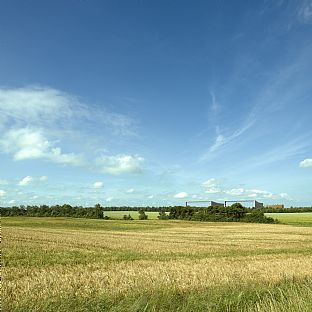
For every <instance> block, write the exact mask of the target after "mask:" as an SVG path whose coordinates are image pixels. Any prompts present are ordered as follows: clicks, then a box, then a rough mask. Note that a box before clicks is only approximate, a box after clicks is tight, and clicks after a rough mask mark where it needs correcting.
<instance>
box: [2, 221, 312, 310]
mask: <svg viewBox="0 0 312 312" xmlns="http://www.w3.org/2000/svg"><path fill="white" fill-rule="evenodd" d="M2 236H3V241H2V243H3V252H2V254H3V285H2V293H3V296H2V298H3V299H2V301H3V302H2V303H3V311H170V310H171V311H193V309H194V310H196V311H199V310H202V311H292V309H293V307H294V306H296V307H297V308H298V309H300V311H311V310H309V309H310V308H311V307H312V302H311V301H312V299H311V296H312V283H311V280H312V228H311V227H295V226H290V225H281V224H273V225H267V224H244V223H208V222H189V221H169V220H168V221H167V220H164V221H160V220H146V221H122V220H120V221H111V220H107V221H106V220H105V221H104V220H85V219H70V218H30V217H26V218H24V217H16V218H2ZM309 298H310V299H309ZM282 307H284V308H283V309H284V310H281V308H282ZM297 308H296V309H297ZM298 311H299V310H298Z"/></svg>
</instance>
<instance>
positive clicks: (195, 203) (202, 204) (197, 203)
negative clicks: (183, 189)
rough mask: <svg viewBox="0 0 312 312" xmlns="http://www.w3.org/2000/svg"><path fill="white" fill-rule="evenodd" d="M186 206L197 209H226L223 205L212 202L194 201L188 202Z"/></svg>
mask: <svg viewBox="0 0 312 312" xmlns="http://www.w3.org/2000/svg"><path fill="white" fill-rule="evenodd" d="M185 206H186V207H187V206H195V207H211V206H213V207H215V206H218V207H224V204H223V203H217V202H215V201H212V200H192V201H187V202H185Z"/></svg>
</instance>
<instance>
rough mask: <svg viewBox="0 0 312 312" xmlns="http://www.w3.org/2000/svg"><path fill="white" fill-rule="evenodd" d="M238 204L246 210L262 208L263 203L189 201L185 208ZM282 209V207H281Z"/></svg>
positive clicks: (247, 201)
mask: <svg viewBox="0 0 312 312" xmlns="http://www.w3.org/2000/svg"><path fill="white" fill-rule="evenodd" d="M236 203H239V204H241V205H242V206H244V207H247V208H263V203H260V202H258V201H256V200H226V201H225V202H224V203H218V202H215V201H212V200H190V201H187V202H185V206H186V207H188V206H193V207H211V206H212V207H229V206H231V205H233V204H236ZM273 206H283V205H273ZM283 207H284V206H283Z"/></svg>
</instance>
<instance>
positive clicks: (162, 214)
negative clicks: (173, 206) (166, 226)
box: [157, 211, 169, 220]
mask: <svg viewBox="0 0 312 312" xmlns="http://www.w3.org/2000/svg"><path fill="white" fill-rule="evenodd" d="M157 218H158V219H159V220H168V219H169V216H168V215H167V214H166V212H165V211H160V212H159V216H158V217H157Z"/></svg>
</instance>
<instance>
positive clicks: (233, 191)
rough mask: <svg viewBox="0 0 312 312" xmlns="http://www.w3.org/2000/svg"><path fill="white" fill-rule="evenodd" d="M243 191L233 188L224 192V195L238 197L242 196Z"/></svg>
mask: <svg viewBox="0 0 312 312" xmlns="http://www.w3.org/2000/svg"><path fill="white" fill-rule="evenodd" d="M244 191H245V190H244V189H243V188H241V187H239V188H233V189H231V190H228V191H226V192H225V193H226V194H228V195H232V196H239V195H242V194H244Z"/></svg>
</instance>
